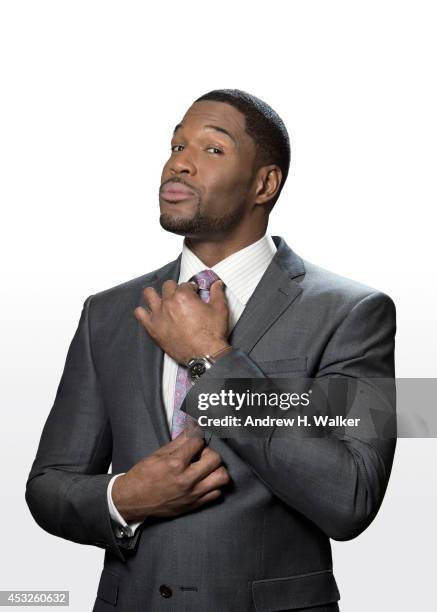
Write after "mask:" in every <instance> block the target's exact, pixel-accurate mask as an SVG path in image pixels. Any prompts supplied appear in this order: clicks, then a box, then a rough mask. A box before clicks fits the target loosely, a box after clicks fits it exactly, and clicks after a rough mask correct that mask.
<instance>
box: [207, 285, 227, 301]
mask: <svg viewBox="0 0 437 612" xmlns="http://www.w3.org/2000/svg"><path fill="white" fill-rule="evenodd" d="M221 302H226V296H225V286H224V283H223V281H222V280H216V281H214V282H213V283H212V285H211V288H210V290H209V303H210V304H211V303H213V304H219V303H221Z"/></svg>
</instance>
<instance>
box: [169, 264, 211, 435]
mask: <svg viewBox="0 0 437 612" xmlns="http://www.w3.org/2000/svg"><path fill="white" fill-rule="evenodd" d="M216 280H219V277H218V276H217V274H216V273H215V272H213V271H212V270H202V272H199V274H195V275H194V276H193V277H192V278H190V281H195V282H196V283H197V285H198V287H199V297H200V299H201V300H202V302H209V297H210V295H209V291H210V287H211V285H212V283H213V282H214V281H216ZM190 387H191V380H190V376H189V374H188V369H187V368H186V367H185V366H182V365H180V364H179V366H178V372H177V375H176V387H175V395H174V408H173V419H172V424H171V438H172V440H174V439H175V438H176V437H177V436H178V435H179V434H180V433H181V432H182V431H183V430H184V429H185V427H186V426H187V424H188V422H189V421H190V420H191V421H194V419H192V417H190V415H189V414H187V413H186V412H184V411H183V410H181V409H180V408H181V406H182V402H183V401H184V398H185V396H186V394H187V393H188V389H190Z"/></svg>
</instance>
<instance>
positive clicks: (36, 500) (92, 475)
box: [25, 296, 140, 561]
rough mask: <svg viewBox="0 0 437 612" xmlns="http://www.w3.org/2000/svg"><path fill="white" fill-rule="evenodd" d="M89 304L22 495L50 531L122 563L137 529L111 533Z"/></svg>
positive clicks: (108, 448)
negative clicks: (129, 533)
mask: <svg viewBox="0 0 437 612" xmlns="http://www.w3.org/2000/svg"><path fill="white" fill-rule="evenodd" d="M91 300H92V296H90V297H88V298H87V299H86V301H85V303H84V306H83V310H82V315H81V318H80V321H79V325H78V328H77V330H76V333H75V335H74V337H73V340H72V342H71V345H70V348H69V351H68V354H67V359H66V363H65V367H64V371H63V374H62V378H61V381H60V383H59V387H58V390H57V394H56V399H55V402H54V405H53V407H52V409H51V412H50V414H49V416H48V418H47V421H46V423H45V426H44V429H43V432H42V435H41V439H40V442H39V446H38V450H37V454H36V458H35V460H34V463H33V465H32V468H31V471H30V474H29V477H28V481H27V484H26V493H25V497H26V502H27V504H28V506H29V509H30V511H31V513H32V515H33V517H34V519H35V520H36V522H37V523H38V524H39V525H40V526H41V527H42V528H43V529H45V530H46V531H48V532H49V533H51V534H53V535H57V536H59V537H62V538H65V539H68V540H72V541H73V542H78V543H81V544H91V545H94V546H98V547H101V548H107V549H110V550H111V551H112V552H113V553H114V554H115V555H117V556H118V557H119V558H120V559H121V560H122V561H124V560H125V556H124V553H123V550H124V549H132V548H134V547H135V545H136V542H137V539H138V535H139V531H140V530H137V532H136V534H135V536H134V537H133V538H116V537H115V534H114V532H113V529H112V524H111V517H110V514H109V509H108V503H107V488H108V484H109V481H110V480H111V478H112V474H108V473H107V472H108V469H109V466H110V463H111V457H112V435H111V427H110V423H109V419H108V417H107V414H106V412H105V406H104V403H103V398H102V394H101V390H100V385H99V379H98V375H97V372H96V369H95V366H94V362H93V355H92V348H91V342H90V328H89V309H90V304H91Z"/></svg>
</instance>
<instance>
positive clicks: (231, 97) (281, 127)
mask: <svg viewBox="0 0 437 612" xmlns="http://www.w3.org/2000/svg"><path fill="white" fill-rule="evenodd" d="M207 100H210V101H212V102H226V104H230V105H231V106H233V107H235V108H236V109H237V110H239V111H240V112H241V113H242V114H243V115H244V116H245V118H246V133H247V134H248V135H249V136H250V137H251V138H252V139H253V140H254V142H255V145H256V147H257V161H258V163H259V164H260V165H261V166H264V165H268V164H277V165H278V166H279V167H280V169H281V172H282V181H281V185H280V187H279V190H278V193H277V194H276V196H275V197H274V198H273V199H272V201H271V207H273V205H274V204H275V202H276V200H277V199H278V198H279V195H280V193H281V191H282V188H283V186H284V183H285V181H286V179H287V176H288V171H289V168H290V138H289V136H288V132H287V128H286V127H285V124H284V122H283V121H282V119H281V117H280V116H279V115H278V113H277V112H276V111H274V110H273V108H272V107H271V106H269V105H268V104H267V103H266V102H264V101H263V100H261V99H260V98H257V97H256V96H254V95H252V94H250V93H247V92H246V91H242V90H241V89H214V90H213V91H209V92H208V93H206V94H204V95H203V96H200V98H197V100H195V102H201V101H207Z"/></svg>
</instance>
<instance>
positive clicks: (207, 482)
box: [192, 465, 231, 498]
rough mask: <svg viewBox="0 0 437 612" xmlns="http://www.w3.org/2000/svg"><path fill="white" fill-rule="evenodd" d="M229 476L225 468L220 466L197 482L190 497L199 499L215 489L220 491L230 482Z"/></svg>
mask: <svg viewBox="0 0 437 612" xmlns="http://www.w3.org/2000/svg"><path fill="white" fill-rule="evenodd" d="M230 480H231V479H230V477H229V474H228V472H227V470H226V468H225V467H224V466H223V465H221V466H220V467H219V468H217V469H216V470H214V472H212V473H211V474H209V476H207V477H206V478H204V479H203V480H201V481H200V482H198V483H197V484H196V485H195V486H194V487H193V490H192V495H195V496H196V497H198V498H200V497H202V496H203V495H206V494H207V493H209V492H210V491H213V490H215V489H221V488H222V487H224V486H225V485H227V484H228V483H229V482H230Z"/></svg>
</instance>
